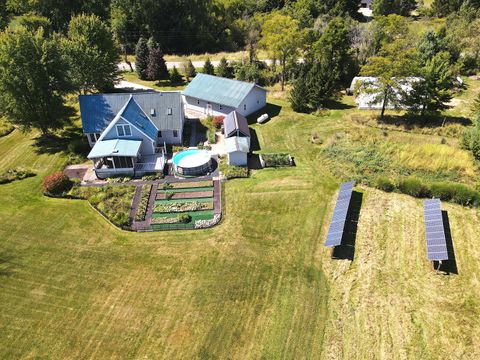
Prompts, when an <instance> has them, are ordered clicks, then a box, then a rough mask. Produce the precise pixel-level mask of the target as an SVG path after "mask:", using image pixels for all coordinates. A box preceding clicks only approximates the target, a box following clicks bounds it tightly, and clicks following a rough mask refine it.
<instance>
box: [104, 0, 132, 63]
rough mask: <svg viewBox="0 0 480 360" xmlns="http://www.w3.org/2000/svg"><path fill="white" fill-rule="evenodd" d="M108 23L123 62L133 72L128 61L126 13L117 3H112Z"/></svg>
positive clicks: (127, 20)
mask: <svg viewBox="0 0 480 360" xmlns="http://www.w3.org/2000/svg"><path fill="white" fill-rule="evenodd" d="M110 23H111V28H112V32H113V36H114V38H115V40H116V41H117V43H118V44H119V45H120V47H121V49H122V54H123V61H125V63H127V64H128V66H129V67H130V71H133V67H132V63H131V62H130V61H129V60H128V56H127V53H128V45H129V36H128V35H129V19H128V13H127V11H125V10H124V8H123V7H121V6H120V2H119V1H113V2H112V5H111V8H110Z"/></svg>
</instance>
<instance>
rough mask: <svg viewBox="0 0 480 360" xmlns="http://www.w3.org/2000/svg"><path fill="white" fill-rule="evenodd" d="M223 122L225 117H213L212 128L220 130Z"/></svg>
mask: <svg viewBox="0 0 480 360" xmlns="http://www.w3.org/2000/svg"><path fill="white" fill-rule="evenodd" d="M223 120H225V116H222V115H218V116H214V117H213V120H212V122H213V126H215V128H216V129H220V128H221V127H222V125H223Z"/></svg>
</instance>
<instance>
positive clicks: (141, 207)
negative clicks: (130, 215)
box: [135, 185, 152, 221]
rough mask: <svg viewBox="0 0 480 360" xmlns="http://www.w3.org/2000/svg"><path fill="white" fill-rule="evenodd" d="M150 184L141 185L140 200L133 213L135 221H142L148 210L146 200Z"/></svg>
mask: <svg viewBox="0 0 480 360" xmlns="http://www.w3.org/2000/svg"><path fill="white" fill-rule="evenodd" d="M151 190H152V185H143V186H142V193H141V197H140V202H139V204H138V207H137V213H136V214H135V221H144V220H145V216H146V215H147V210H148V200H149V199H150V192H151Z"/></svg>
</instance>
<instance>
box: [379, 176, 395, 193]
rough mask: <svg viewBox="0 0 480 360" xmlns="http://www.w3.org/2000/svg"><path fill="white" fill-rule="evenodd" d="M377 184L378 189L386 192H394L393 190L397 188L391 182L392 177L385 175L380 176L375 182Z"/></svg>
mask: <svg viewBox="0 0 480 360" xmlns="http://www.w3.org/2000/svg"><path fill="white" fill-rule="evenodd" d="M375 186H376V188H377V189H380V190H383V191H386V192H392V191H393V190H395V184H394V183H393V182H391V181H390V179H388V178H385V177H379V178H378V179H377V181H376V183H375Z"/></svg>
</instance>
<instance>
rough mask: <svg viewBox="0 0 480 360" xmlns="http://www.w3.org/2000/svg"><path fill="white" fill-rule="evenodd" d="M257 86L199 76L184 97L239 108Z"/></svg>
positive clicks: (211, 76) (209, 76)
mask: <svg viewBox="0 0 480 360" xmlns="http://www.w3.org/2000/svg"><path fill="white" fill-rule="evenodd" d="M255 86H257V85H255V84H253V83H247V82H243V81H238V80H233V79H227V78H222V77H219V76H213V75H207V74H197V76H195V78H193V80H192V81H191V82H190V84H188V86H187V87H186V88H185V90H183V95H185V96H190V97H193V98H196V99H200V100H204V101H209V102H212V103H215V104H219V105H225V106H230V107H234V108H238V107H239V106H240V105H241V103H242V101H243V100H244V99H245V98H246V97H247V95H248V94H249V93H250V91H251V90H252V89H253V88H254V87H255ZM259 88H260V87H259ZM260 89H261V88H260ZM262 90H264V89H262ZM265 91H266V90H265Z"/></svg>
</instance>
